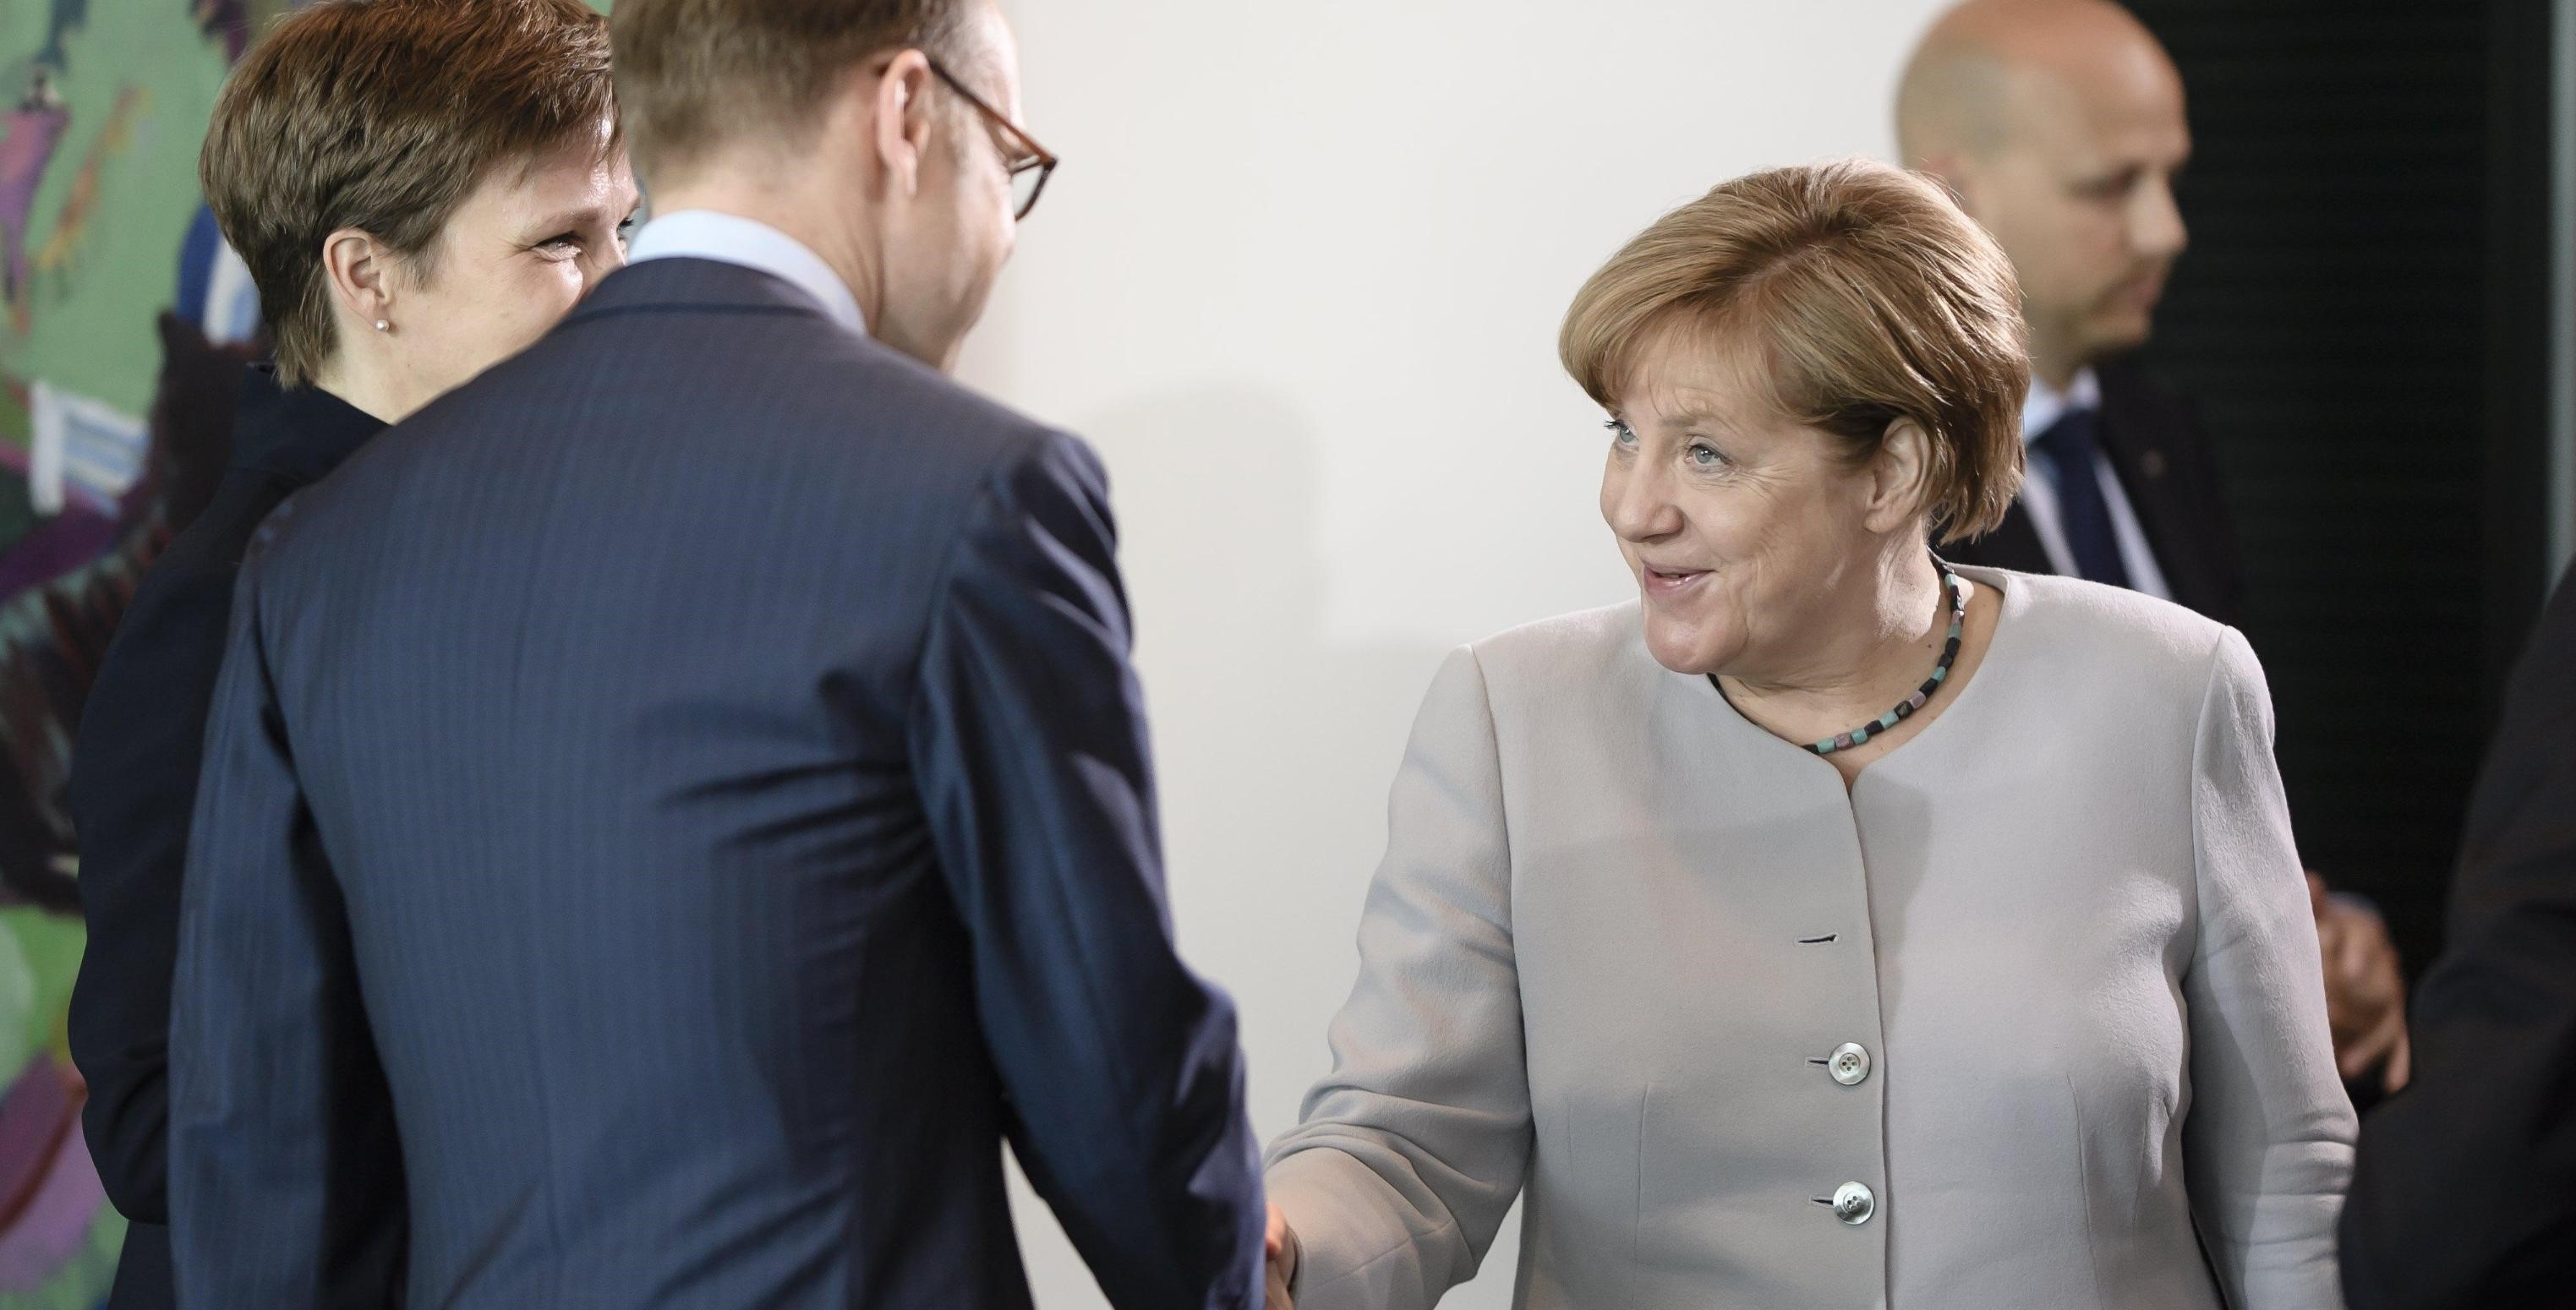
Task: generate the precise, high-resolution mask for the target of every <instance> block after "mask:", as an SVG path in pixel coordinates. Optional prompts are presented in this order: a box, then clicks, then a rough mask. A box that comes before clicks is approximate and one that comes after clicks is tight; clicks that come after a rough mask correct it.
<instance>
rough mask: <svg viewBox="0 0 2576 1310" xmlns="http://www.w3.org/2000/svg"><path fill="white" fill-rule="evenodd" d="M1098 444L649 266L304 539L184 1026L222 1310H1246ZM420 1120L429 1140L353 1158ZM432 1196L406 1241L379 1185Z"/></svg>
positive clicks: (180, 1185)
mask: <svg viewBox="0 0 2576 1310" xmlns="http://www.w3.org/2000/svg"><path fill="white" fill-rule="evenodd" d="M1113 546H1114V541H1113V532H1112V527H1111V522H1110V517H1109V509H1108V501H1107V493H1106V490H1105V487H1104V485H1103V475H1102V471H1101V468H1100V465H1099V464H1098V462H1097V461H1096V460H1095V459H1094V457H1093V456H1092V454H1091V453H1090V452H1089V451H1088V450H1087V449H1086V448H1085V447H1084V446H1083V445H1082V444H1081V443H1079V442H1078V441H1076V440H1074V439H1072V438H1070V437H1067V436H1065V435H1063V434H1061V433H1057V432H1054V431H1050V430H1048V429H1046V428H1044V427H1042V426H1040V425H1038V424H1035V423H1032V422H1030V421H1028V420H1027V419H1024V418H1021V417H1018V416H1016V415H1013V414H1011V413H1009V412H1008V411H1005V410H1003V409H1001V408H1000V407H998V406H995V405H993V404H991V403H989V402H987V401H985V400H982V399H979V398H978V397H976V396H974V395H972V394H971V393H969V392H967V391H965V390H963V389H961V388H959V387H957V386H956V385H954V384H952V383H951V382H949V381H948V380H946V379H944V378H942V377H940V376H938V375H937V374H935V373H933V372H931V371H929V370H927V369H924V368H921V367H919V366H917V365H915V364H914V363H912V362H911V361H909V360H906V359H904V358H902V357H900V356H898V355H897V354H895V353H894V352H893V351H891V350H888V349H887V348H885V347H883V346H881V345H879V344H877V343H875V342H873V341H870V340H868V339H866V338H864V337H862V336H860V335H857V334H855V333H852V332H849V331H846V330H843V329H841V328H839V327H837V326H835V325H834V324H832V323H831V322H830V321H828V320H827V319H826V318H825V317H824V316H823V315H822V314H821V312H820V311H819V310H818V309H816V308H815V307H814V305H813V304H812V303H811V302H810V301H809V300H808V299H807V298H806V297H804V296H803V295H802V294H801V293H799V292H797V291H795V290H794V289H792V288H790V287H789V286H787V285H786V284H785V283H783V282H780V281H778V280H776V279H773V278H771V277H769V276H767V275H765V274H762V273H757V272H753V271H750V270H747V269H743V268H738V267H734V266H731V265H726V264H720V263H714V262H710V261H703V260H692V259H673V260H657V261H653V262H648V263H643V264H639V265H636V266H635V267H633V268H630V269H627V270H625V271H623V272H621V273H619V274H617V275H615V276H613V277H611V278H610V279H609V280H608V281H606V282H605V283H603V284H602V285H601V287H600V288H599V290H598V291H597V292H596V293H595V294H594V295H592V296H591V297H590V298H589V299H588V300H587V301H585V302H584V303H583V305H582V306H581V307H580V308H579V309H577V310H576V311H575V312H574V314H573V315H572V316H571V317H570V318H569V319H567V320H566V321H565V322H564V324H563V325H561V326H560V327H558V328H557V329H556V330H555V331H554V332H553V333H552V334H550V335H549V336H548V337H547V338H546V339H544V340H543V341H541V342H540V343H538V345H537V346H535V347H534V348H533V349H531V350H530V351H528V352H527V353H526V354H523V355H521V356H519V357H518V358H516V359H514V360H512V361H510V362H508V363H506V364H503V365H501V366H499V367H497V368H495V369H493V370H492V371H490V372H488V373H486V374H485V375H484V376H482V377H481V378H479V379H477V380H476V381H474V382H473V383H470V384H468V385H467V386H465V387H463V388H461V389H459V390H458V391H456V392H454V393H452V394H450V395H448V396H446V397H444V398H442V399H441V400H439V401H438V402H436V403H435V404H433V405H431V406H430V407H429V408H427V409H426V410H424V411H422V412H421V413H420V414H418V415H417V416H415V417H413V418H412V419H410V420H408V421H406V422H404V423H403V424H401V425H399V426H398V427H396V428H395V429H394V430H392V431H391V432H388V433H387V434H385V435H384V436H382V437H380V438H378V439H377V440H376V441H375V442H373V443H372V444H371V445H370V446H369V448H368V449H367V450H366V451H364V452H362V453H361V454H360V455H358V456H357V457H356V458H354V459H352V460H351V461H350V462H349V463H348V464H347V465H345V466H343V468H342V469H341V470H340V472H339V474H338V475H337V476H335V477H334V478H332V479H331V481H330V482H328V483H326V484H324V485H322V486H319V487H316V488H314V489H312V490H311V491H309V492H307V493H306V494H304V495H302V496H299V497H297V498H295V499H293V500H290V501H289V502H287V504H286V505H284V506H283V507H281V508H280V509H279V510H278V512H277V513H276V514H274V515H272V516H271V518H270V520H269V523H268V525H267V526H266V527H265V528H264V529H263V530H262V535H261V538H260V540H259V541H257V542H255V543H254V545H253V548H252V551H251V556H250V559H249V560H248V562H247V563H246V564H245V566H244V570H243V574H242V580H241V584H240V589H239V592H238V594H237V596H236V599H235V624H234V630H233V635H232V640H231V645H230V647H229V652H228V655H227V657H226V664H225V668H224V673H223V678H222V682H221V685H220V687H219V688H218V691H217V695H216V704H215V712H214V718H213V722H212V725H211V727H210V729H209V734H208V738H207V746H206V766H205V779H204V783H203V788H202V792H201V795H200V797H199V804H198V808H197V815H196V832H195V836H194V840H193V842H192V844H191V850H190V853H189V863H188V875H187V876H188V883H187V891H186V904H185V908H184V910H183V914H182V923H181V941H180V952H179V972H178V979H177V982H176V986H175V989H174V1002H175V1003H174V1014H173V1018H172V1034H171V1040H172V1044H173V1048H172V1080H171V1107H170V1116H171V1123H170V1171H171V1178H170V1187H171V1206H172V1215H171V1217H172V1241H173V1251H174V1258H175V1261H176V1266H177V1273H178V1279H179V1286H180V1292H181V1297H182V1300H183V1302H185V1303H187V1304H192V1305H203V1306H253V1305H256V1306H263V1307H267V1306H276V1307H302V1306H353V1307H354V1306H359V1305H376V1304H381V1303H382V1302H383V1301H384V1300H385V1299H386V1297H387V1295H388V1291H389V1289H388V1288H386V1287H384V1286H382V1285H381V1283H382V1279H381V1278H380V1277H378V1276H377V1275H376V1273H375V1271H376V1270H377V1269H378V1268H379V1267H380V1266H378V1265H377V1264H375V1263H372V1262H370V1261H368V1260H366V1259H363V1258H353V1257H352V1255H351V1253H352V1252H358V1251H363V1250H364V1249H366V1248H367V1247H368V1246H369V1242H370V1235H369V1233H368V1232H367V1231H366V1230H365V1228H364V1226H363V1225H361V1224H358V1223H356V1222H354V1221H352V1220H350V1219H349V1218H347V1217H346V1216H347V1215H349V1214H352V1213H356V1214H365V1213H370V1212H381V1213H383V1214H385V1215H387V1216H388V1218H387V1220H386V1221H387V1222H394V1223H399V1224H401V1225H403V1226H404V1228H405V1230H406V1234H405V1242H406V1245H407V1247H408V1252H409V1264H408V1271H407V1285H408V1293H409V1298H410V1302H411V1304H414V1305H424V1306H427V1305H435V1306H441V1307H453V1308H455V1310H476V1308H478V1307H492V1308H494V1310H500V1308H503V1307H506V1308H508V1310H523V1308H524V1307H530V1306H545V1307H590V1306H596V1307H601V1308H602V1310H607V1308H609V1307H615V1308H616V1310H652V1308H655V1307H672V1308H674V1310H678V1308H680V1307H687V1308H688V1310H698V1308H700V1307H708V1306H724V1307H728V1308H730V1310H769V1308H777V1310H787V1308H791V1307H793V1308H800V1310H801V1308H805V1307H814V1308H817V1310H819V1308H821V1307H860V1306H866V1307H925V1308H926V1307H944V1308H949V1310H976V1308H979V1307H1009V1308H1012V1310H1017V1308H1018V1307H1025V1306H1027V1305H1028V1304H1029V1293H1028V1288H1027V1282H1026V1278H1025V1276H1024V1275H1023V1273H1022V1271H1021V1267H1020V1262H1019V1257H1018V1251H1017V1247H1016V1244H1015V1242H1014V1239H1013V1234H1012V1230H1011V1221H1010V1215H1009V1212H1008V1209H1007V1207H1006V1204H1005V1197H1004V1187H1003V1168H1002V1159H1001V1146H1002V1142H1003V1140H1004V1138H1005V1137H1007V1138H1008V1139H1009V1140H1010V1142H1011V1144H1012V1146H1013V1147H1014V1149H1015V1151H1016V1153H1017V1155H1018V1157H1019V1159H1020V1161H1021V1162H1022V1164H1023V1166H1024V1167H1025V1169H1026V1170H1027V1172H1028V1174H1029V1177H1030V1179H1031V1181H1032V1182H1033V1183H1034V1184H1035V1185H1036V1187H1037V1189H1038V1191H1039V1192H1040V1193H1041V1194H1042V1195H1043V1196H1044V1197H1045V1198H1046V1199H1047V1200H1048V1202H1049V1203H1050V1204H1052V1205H1053V1206H1054V1208H1055V1212H1056V1214H1057V1215H1058V1217H1059V1218H1060V1219H1061V1220H1062V1221H1063V1223H1064V1226H1065V1229H1066V1231H1067V1232H1068V1234H1069V1235H1070V1236H1071V1237H1072V1239H1073V1242H1074V1244H1075V1245H1076V1247H1078V1248H1079V1249H1080V1250H1081V1252H1082V1253H1083V1255H1084V1257H1085V1258H1086V1259H1087V1260H1088V1261H1089V1263H1090V1265H1091V1268H1092V1270H1093V1272H1094V1273H1095V1274H1096V1275H1097V1276H1098V1278H1099V1280H1100V1284H1101V1286H1102V1288H1103V1290H1104V1291H1105V1292H1106V1293H1107V1294H1108V1297H1109V1299H1110V1301H1111V1302H1112V1303H1113V1304H1116V1305H1119V1306H1122V1307H1135V1308H1137V1310H1149V1308H1163V1307H1169V1308H1171V1310H1180V1308H1181V1307H1190V1308H1192V1310H1200V1308H1214V1307H1226V1308H1229V1310H1235V1308H1242V1310H1249V1308H1250V1307H1255V1306H1258V1305H1259V1303H1260V1301H1259V1298H1260V1295H1261V1236H1262V1220H1263V1207H1262V1200H1261V1191H1260V1183H1259V1177H1258V1172H1257V1160H1256V1153H1255V1144H1254V1141H1253V1138H1252V1134H1251V1129H1250V1125H1249V1124H1248V1123H1247V1121H1246V1119H1245V1117H1244V1110H1243V1064H1242V1056H1241V1053H1240V1050H1239V1048H1238V1046H1237V1044H1236V1037H1235V1020H1234V1012H1233V1009H1232V1006H1231V1004H1230V1003H1229V1002H1228V1001H1227V999H1226V998H1225V996H1224V995H1223V994H1222V993H1220V992H1218V991H1216V990H1214V989H1213V988H1211V987H1209V986H1207V985H1206V984H1204V983H1202V982H1201V981H1199V980H1198V979H1197V978H1196V977H1195V976H1193V975H1192V974H1191V973H1190V972H1189V971H1188V970H1187V969H1186V968H1184V967H1183V965H1182V963H1181V961H1180V959H1179V957H1178V956H1177V955H1176V953H1175V951H1174V948H1173V942H1172V934H1171V927H1170V919H1169V915H1168V911H1167V909H1166V906H1165V903H1164V896H1163V884H1162V876H1161V869H1160V859H1159V855H1158V851H1157V839H1156V830H1157V829H1156V815H1155V805H1154V788H1153V781H1152V777H1151V772H1150V768H1149V764H1148V759H1147V753H1146V738H1145V723H1144V715H1143V712H1142V706H1141V705H1140V703H1139V695H1138V689H1137V684H1136V680H1135V678H1134V677H1133V675H1132V673H1131V671H1130V667H1129V662H1128V650H1129V623H1128V612H1127V604H1126V598H1125V596H1124V594H1123V592H1122V590H1121V585H1120V582H1119V576H1118V570H1117V566H1116V563H1115V562H1114V559H1113ZM388 1104H389V1105H390V1107H391V1112H392V1116H393V1120H394V1123H395V1126H396V1129H397V1131H398V1133H399V1136H400V1146H399V1152H398V1154H399V1159H398V1160H397V1159H395V1158H392V1157H393V1155H394V1153H393V1152H389V1151H387V1150H385V1149H383V1148H382V1146H381V1139H380V1138H379V1137H377V1136H375V1135H371V1134H368V1133H366V1132H363V1131H361V1132H359V1133H357V1134H355V1135H351V1134H347V1133H343V1132H342V1131H340V1129H341V1128H342V1126H343V1125H349V1124H355V1125H359V1126H361V1127H363V1126H364V1125H365V1124H367V1123H368V1122H370V1121H371V1120H372V1119H373V1118H374V1117H375V1116H376V1115H377V1114H378V1113H379V1112H380V1110H381V1108H382V1107H383V1106H386V1105H388ZM397 1168H399V1170H400V1172H401V1174H402V1175H403V1176H404V1177H405V1178H406V1180H407V1184H406V1191H407V1197H408V1207H407V1215H405V1214H403V1213H402V1212H401V1211H400V1210H398V1209H396V1208H394V1207H389V1206H383V1205H381V1203H380V1201H379V1193H380V1191H381V1189H382V1187H383V1183H382V1180H383V1179H384V1178H385V1177H387V1176H388V1175H389V1173H390V1172H392V1171H394V1170H396V1169H397Z"/></svg>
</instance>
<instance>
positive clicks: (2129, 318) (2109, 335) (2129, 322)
mask: <svg viewBox="0 0 2576 1310" xmlns="http://www.w3.org/2000/svg"><path fill="white" fill-rule="evenodd" d="M2155 328H2156V311H2155V307H2154V306H2152V305H2147V306H2136V307H2122V308H2119V309H2115V310H2112V311H2109V312H2107V313H2105V314H2103V315H2102V316H2101V317H2100V318H2098V319H2096V320H2095V321H2094V324H2093V349H2092V351H2091V352H2090V353H2091V354H2092V355H2093V356H2094V357H2095V358H2097V359H2100V358H2107V357H2109V356H2112V355H2122V354H2127V353H2128V352H2130V351H2132V350H2136V349H2138V348H2139V347H2141V346H2144V345H2146V344H2147V338H2149V337H2151V336H2153V335H2155Z"/></svg>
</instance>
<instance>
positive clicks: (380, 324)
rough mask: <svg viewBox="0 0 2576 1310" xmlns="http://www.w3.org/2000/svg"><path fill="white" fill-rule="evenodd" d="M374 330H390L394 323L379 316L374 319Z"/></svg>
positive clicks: (392, 328)
mask: <svg viewBox="0 0 2576 1310" xmlns="http://www.w3.org/2000/svg"><path fill="white" fill-rule="evenodd" d="M376 330H377V331H378V332H391V331H393V330H394V325H393V324H391V323H388V322H386V321H384V320H383V319H381V318H380V319H377V320H376Z"/></svg>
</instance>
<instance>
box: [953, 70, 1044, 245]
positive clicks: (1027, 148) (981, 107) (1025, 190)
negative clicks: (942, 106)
mask: <svg viewBox="0 0 2576 1310" xmlns="http://www.w3.org/2000/svg"><path fill="white" fill-rule="evenodd" d="M930 71H931V72H933V73H936V74H938V75H939V80H940V81H942V82H946V83H947V84H948V89H949V90H951V91H954V92H956V93H957V94H958V95H960V96H963V97H965V99H966V103H968V104H970V105H973V106H975V112H977V113H979V114H982V115H983V116H984V120H985V121H986V122H988V123H991V124H992V125H993V127H994V128H995V130H997V131H999V132H1000V133H1001V134H1002V135H1003V136H1004V137H1005V138H1006V139H1007V140H1009V141H1010V143H1011V144H1012V146H1014V147H1016V153H1011V154H1007V155H1006V156H1005V157H1004V159H1003V160H1002V166H1003V167H1004V168H1006V169H1009V170H1010V174H1011V221H1012V222H1014V223H1016V222H1018V221H1020V220H1021V219H1024V218H1027V217H1028V216H1029V211H1030V210H1032V209H1035V208H1037V207H1038V197H1039V196H1040V195H1042V194H1044V193H1045V192H1046V184H1047V179H1048V178H1049V177H1052V176H1054V175H1055V166H1056V165H1057V164H1059V163H1062V162H1063V161H1062V160H1059V159H1057V158H1056V156H1055V152H1054V151H1052V150H1049V149H1047V148H1046V147H1045V146H1042V145H1039V144H1038V143H1037V140H1036V138H1034V137H1031V136H1030V135H1029V134H1028V133H1026V132H1023V131H1021V130H1020V125H1019V124H1017V123H1014V122H1012V121H1011V119H1010V116H1009V115H1007V114H1005V113H1003V112H1002V111H1001V110H998V109H995V108H994V107H992V106H991V105H989V104H986V103H985V102H984V97H982V96H979V95H977V94H975V93H974V92H972V91H969V90H967V89H966V84H965V83H964V82H961V81H958V80H957V75H956V74H955V73H952V72H949V71H948V70H947V69H945V68H942V67H940V65H939V61H938V60H936V59H934V60H931V61H930Z"/></svg>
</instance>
